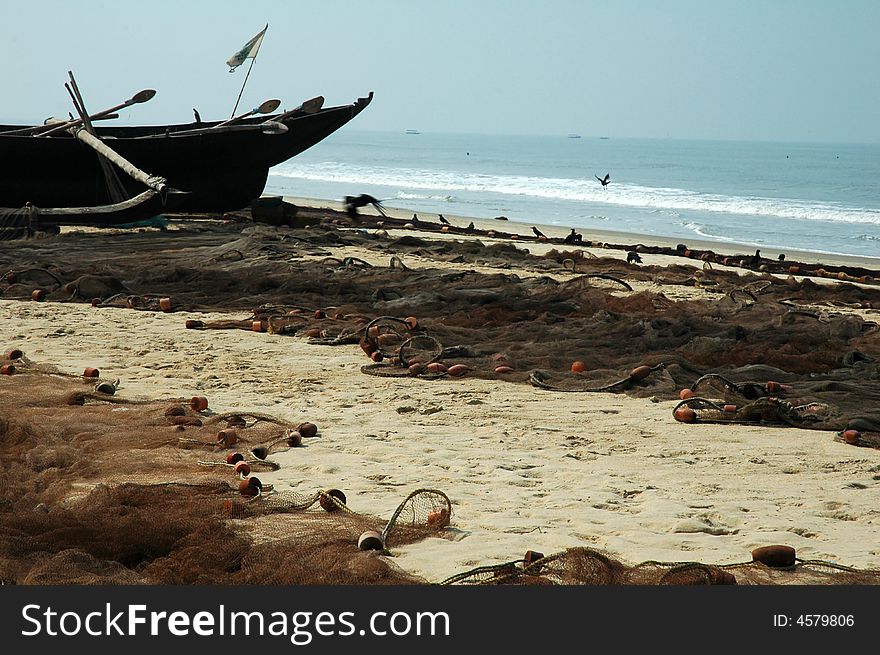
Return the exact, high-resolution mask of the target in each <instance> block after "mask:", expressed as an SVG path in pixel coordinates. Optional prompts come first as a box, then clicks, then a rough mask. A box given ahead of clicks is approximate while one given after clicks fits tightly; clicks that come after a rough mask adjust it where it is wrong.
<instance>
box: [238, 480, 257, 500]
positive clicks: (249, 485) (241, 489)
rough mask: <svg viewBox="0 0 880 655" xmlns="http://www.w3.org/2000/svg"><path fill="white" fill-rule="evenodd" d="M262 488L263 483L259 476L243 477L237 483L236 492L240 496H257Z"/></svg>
mask: <svg viewBox="0 0 880 655" xmlns="http://www.w3.org/2000/svg"><path fill="white" fill-rule="evenodd" d="M262 490H263V483H262V482H260V478H245V479H244V480H242V481H241V482H239V483H238V493H240V494H241V495H242V496H248V497H253V496H259V495H260V492H261V491H262Z"/></svg>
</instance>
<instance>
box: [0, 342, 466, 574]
mask: <svg viewBox="0 0 880 655" xmlns="http://www.w3.org/2000/svg"><path fill="white" fill-rule="evenodd" d="M15 361H17V362H18V364H19V367H20V368H19V369H18V370H17V371H16V372H15V373H14V374H13V375H3V376H0V415H2V418H0V462H2V464H0V499H2V500H0V580H2V581H4V582H5V583H18V584H59V583H71V584H256V583H261V584H313V583H321V584H343V583H344V584H385V583H394V584H400V583H412V582H419V581H420V580H418V579H417V578H415V577H414V576H411V575H409V574H406V573H404V572H403V571H400V570H399V569H397V568H396V567H395V566H394V565H393V563H390V562H389V561H388V560H386V559H384V558H377V557H376V556H375V553H370V552H365V551H363V550H359V548H358V540H359V539H358V538H359V535H361V534H362V533H364V532H365V531H375V532H376V533H377V534H379V535H381V540H380V547H378V550H385V549H387V548H394V547H398V546H400V545H403V544H407V543H412V542H415V541H418V540H420V539H424V538H425V537H427V536H430V535H435V534H437V533H438V532H439V531H441V530H442V529H443V528H444V527H445V526H446V525H448V523H449V520H450V516H451V503H450V501H449V499H448V498H447V497H446V496H445V495H444V494H443V493H442V492H439V491H436V490H427V489H421V490H417V491H415V492H413V493H411V494H410V495H409V496H408V497H407V498H406V499H404V501H403V502H402V503H401V504H400V506H399V508H398V510H397V512H395V514H394V515H393V516H392V517H391V519H390V520H387V521H386V520H383V519H380V518H379V517H375V516H371V515H368V514H360V513H357V512H355V511H353V510H352V509H350V508H349V507H348V506H347V505H346V504H345V502H344V494H341V493H339V492H338V491H336V490H329V491H328V490H317V491H316V492H314V493H313V494H310V495H303V494H296V493H294V492H290V491H286V492H279V493H276V492H275V491H274V490H273V489H272V488H271V485H269V484H262V483H259V482H258V483H257V485H258V486H259V487H260V488H259V489H258V490H257V491H256V492H254V488H255V486H254V481H258V480H259V478H258V477H257V475H258V474H259V472H260V471H265V470H271V469H274V468H277V464H275V463H273V462H272V461H271V460H270V459H267V458H268V457H270V456H271V454H272V453H273V452H275V450H276V449H278V448H284V447H288V443H294V444H296V443H301V440H302V438H303V437H302V435H301V434H300V432H302V433H305V434H306V435H308V437H306V438H311V437H314V436H316V434H318V433H317V429H316V426H315V425H314V424H312V423H308V422H304V423H301V424H299V425H286V424H284V423H282V422H280V421H278V420H276V419H274V418H272V417H269V416H265V415H261V414H252V413H245V412H242V413H225V414H213V413H211V412H210V410H207V409H202V410H200V411H196V410H195V409H193V407H201V405H200V404H199V402H198V401H199V398H192V399H174V400H165V401H155V402H153V401H151V402H132V401H129V400H125V399H124V398H121V397H119V396H118V395H116V394H115V393H114V394H113V395H110V394H106V393H100V392H95V391H93V390H92V387H93V386H94V385H95V381H96V379H95V378H85V377H84V378H81V379H80V378H76V377H73V376H62V375H60V374H57V373H52V372H49V371H50V370H51V367H47V366H38V365H35V364H34V363H33V362H30V361H29V360H27V359H26V358H24V357H19V358H17V359H16V360H15ZM293 433H296V435H293ZM292 435H293V436H292ZM242 465H247V467H248V468H247V469H242V468H241V467H242ZM236 467H237V468H236ZM422 582H423V581H422Z"/></svg>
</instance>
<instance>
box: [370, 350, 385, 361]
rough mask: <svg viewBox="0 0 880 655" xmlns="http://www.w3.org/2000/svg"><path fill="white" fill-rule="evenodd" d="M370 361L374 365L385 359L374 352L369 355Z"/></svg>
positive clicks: (377, 352) (380, 354)
mask: <svg viewBox="0 0 880 655" xmlns="http://www.w3.org/2000/svg"><path fill="white" fill-rule="evenodd" d="M370 359H372V360H373V361H374V362H376V363H377V364H378V363H379V362H381V361H382V360H383V359H385V355H383V354H382V353H380V352H379V351H378V350H377V351H376V352H374V353H373V354H372V355H370Z"/></svg>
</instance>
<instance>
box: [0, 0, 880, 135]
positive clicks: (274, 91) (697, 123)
mask: <svg viewBox="0 0 880 655" xmlns="http://www.w3.org/2000/svg"><path fill="white" fill-rule="evenodd" d="M266 23H269V31H268V32H267V34H266V38H265V40H264V41H263V45H262V48H261V50H260V52H259V56H258V58H257V60H256V64H255V66H254V68H253V72H252V73H251V76H250V80H249V81H248V85H247V87H246V90H245V95H244V97H243V99H242V105H241V106H242V107H244V108H245V109H246V108H249V107H251V106H254V105H257V104H259V103H260V102H261V101H263V100H265V99H268V98H273V97H277V98H280V99H281V100H283V103H284V104H283V106H284V107H293V106H296V105H297V104H299V102H300V101H302V100H304V99H306V98H310V97H312V96H316V95H324V96H325V98H326V99H327V105H332V104H345V103H348V102H351V101H352V100H354V99H355V98H356V97H358V96H361V95H366V93H367V92H369V91H371V90H372V91H375V93H376V96H375V100H374V101H373V104H372V105H371V106H370V107H369V108H368V109H367V111H365V112H364V113H363V114H361V115H360V116H358V117H357V119H355V121H354V122H353V123H352V124H351V129H370V130H404V129H408V128H416V129H419V130H421V131H422V132H428V131H432V132H491V133H507V134H567V133H572V132H576V133H579V134H582V135H584V136H588V135H589V136H599V135H602V136H618V137H627V136H630V137H659V138H666V137H672V138H698V139H754V140H776V141H852V142H872V143H878V142H880V74H878V65H880V37H878V30H880V2H876V1H875V0H863V1H859V0H835V1H834V2H829V1H827V0H825V1H814V0H791V1H783V0H729V1H722V0H711V1H707V0H692V1H689V0H664V1H661V0H653V1H648V0H642V1H637V0H603V1H601V2H594V1H592V0H571V1H568V0H544V1H541V2H538V1H534V2H532V1H530V2H526V1H525V0H507V1H502V0H434V1H433V2H427V1H423V0H310V1H309V2H304V1H294V0H287V1H283V2H282V1H273V0H261V1H259V2H255V1H253V0H252V1H250V2H248V1H245V0H237V1H236V2H227V1H226V0H211V1H210V2H207V1H205V2H198V1H188V0H175V1H169V0H150V1H149V2H136V3H135V2H129V1H128V0H112V1H107V2H103V1H98V0H79V1H78V2H69V1H66V2H64V3H61V2H34V1H28V2H25V1H18V0H16V1H10V2H7V3H4V7H3V16H2V23H0V38H2V43H3V44H4V51H5V52H6V53H7V55H6V57H7V59H6V62H5V63H4V65H3V67H2V70H0V121H2V122H22V121H26V122H42V120H43V119H44V118H46V117H47V116H50V115H57V116H65V115H66V114H67V112H68V111H70V110H71V109H72V107H71V104H70V101H69V99H68V97H67V93H66V91H65V90H64V86H63V85H64V82H65V81H66V80H67V71H68V70H71V69H72V70H73V71H74V74H75V75H76V78H77V81H78V83H79V86H80V89H81V91H82V92H83V95H84V96H85V99H86V103H87V107H88V108H89V110H90V111H92V112H95V111H98V110H99V109H103V108H106V107H108V106H111V105H113V104H117V103H118V102H121V101H122V100H124V99H126V98H128V97H129V96H131V95H132V94H133V93H134V92H136V91H138V90H140V89H142V88H155V89H156V90H157V91H158V94H157V95H156V97H155V98H154V99H153V100H151V101H150V102H149V103H147V104H144V105H140V106H136V107H135V108H133V109H130V110H128V111H126V112H125V113H124V115H123V121H124V122H126V123H164V122H189V121H191V120H192V108H193V107H196V108H198V109H199V112H200V113H201V115H202V118H203V119H205V120H209V119H219V118H228V117H229V114H230V112H231V111H232V107H233V105H234V104H235V99H236V96H237V95H238V91H239V88H240V86H241V83H242V81H243V80H244V76H245V74H246V73H247V68H248V66H249V64H250V60H248V62H247V63H246V64H245V65H244V66H242V67H241V68H239V69H238V70H237V71H236V72H235V73H234V74H230V73H228V68H227V67H226V65H225V61H226V60H227V59H228V58H229V57H230V56H231V55H232V54H233V53H234V52H235V51H236V50H237V49H239V48H240V47H241V46H243V45H244V44H245V43H246V42H247V41H248V40H249V39H250V38H251V37H253V36H254V35H255V34H256V33H257V32H259V31H260V30H261V29H262V27H263V26H264V25H265V24H266Z"/></svg>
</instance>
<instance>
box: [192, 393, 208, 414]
mask: <svg viewBox="0 0 880 655" xmlns="http://www.w3.org/2000/svg"><path fill="white" fill-rule="evenodd" d="M189 406H190V407H192V409H193V410H194V411H196V412H204V411H205V410H206V409H208V399H207V398H205V397H204V396H193V397H192V398H191V399H190V401H189Z"/></svg>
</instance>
